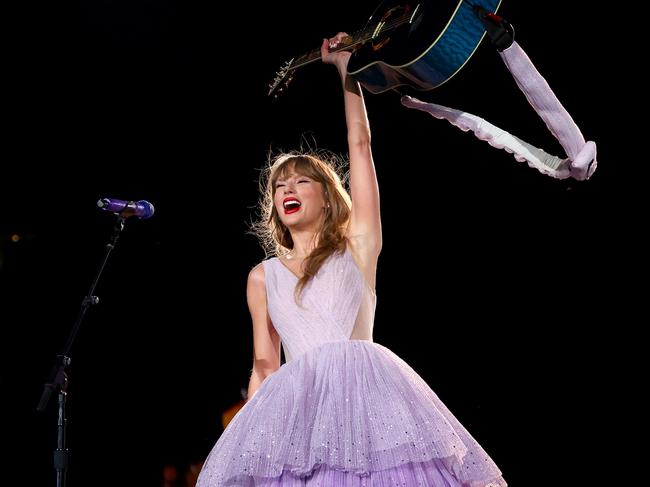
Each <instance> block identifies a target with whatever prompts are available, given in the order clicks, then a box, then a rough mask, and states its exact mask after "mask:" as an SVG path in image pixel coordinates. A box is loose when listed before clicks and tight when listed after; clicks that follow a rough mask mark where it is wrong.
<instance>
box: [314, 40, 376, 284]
mask: <svg viewBox="0 0 650 487" xmlns="http://www.w3.org/2000/svg"><path fill="white" fill-rule="evenodd" d="M346 38H347V34H345V33H342V32H340V33H338V34H337V35H336V36H335V37H333V38H332V39H329V40H327V39H324V40H323V44H322V45H321V56H322V58H323V62H325V63H328V64H333V65H334V66H336V68H337V70H338V72H339V75H340V77H341V82H342V85H343V99H344V104H345V121H346V124H347V130H348V149H349V153H350V193H351V197H352V217H351V221H350V230H349V236H350V237H351V240H352V241H353V242H357V245H358V249H357V251H358V252H357V256H358V258H360V259H361V260H362V264H363V265H364V266H370V267H372V271H374V267H375V266H376V261H377V256H378V255H379V252H380V250H381V218H380V211H379V187H378V186H377V175H376V173H375V165H374V162H373V160H372V151H371V147H370V124H369V122H368V114H367V113H366V107H365V104H364V101H363V94H362V92H361V87H360V86H359V83H358V82H357V81H356V80H354V79H353V78H351V77H350V76H349V75H348V70H347V66H348V61H349V59H350V53H349V52H347V51H339V52H335V53H330V52H329V50H330V49H335V48H336V47H339V45H341V43H343V44H344V43H345V40H346ZM371 273H373V274H374V272H371ZM372 280H373V281H374V278H373V279H372Z"/></svg>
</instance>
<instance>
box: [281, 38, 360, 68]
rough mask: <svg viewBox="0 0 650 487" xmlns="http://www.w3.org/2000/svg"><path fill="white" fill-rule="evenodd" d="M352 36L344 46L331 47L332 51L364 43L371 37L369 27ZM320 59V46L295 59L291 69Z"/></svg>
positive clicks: (347, 48)
mask: <svg viewBox="0 0 650 487" xmlns="http://www.w3.org/2000/svg"><path fill="white" fill-rule="evenodd" d="M350 37H351V40H350V41H348V42H347V43H346V44H345V45H344V46H340V47H337V48H336V49H330V52H339V51H349V50H351V49H354V48H355V47H357V46H360V45H361V44H363V43H364V42H366V41H367V40H369V39H370V38H371V36H370V35H368V32H367V29H364V30H362V31H359V32H355V33H353V34H352V35H351V36H350ZM320 60H321V55H320V48H318V49H313V50H311V51H309V52H308V53H307V54H303V55H302V56H300V57H298V58H296V59H294V61H293V62H292V63H291V67H290V68H289V69H291V70H294V69H298V68H302V67H303V66H307V65H308V64H311V63H313V62H316V61H320Z"/></svg>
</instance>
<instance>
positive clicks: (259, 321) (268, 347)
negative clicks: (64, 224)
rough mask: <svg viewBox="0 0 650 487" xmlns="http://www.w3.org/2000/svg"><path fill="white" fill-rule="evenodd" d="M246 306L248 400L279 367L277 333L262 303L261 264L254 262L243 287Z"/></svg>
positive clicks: (262, 268)
mask: <svg viewBox="0 0 650 487" xmlns="http://www.w3.org/2000/svg"><path fill="white" fill-rule="evenodd" d="M246 298H247V301H248V309H249V311H250V314H251V319H252V321H253V372H252V374H251V378H250V382H249V384H248V400H249V401H250V399H251V398H252V397H253V395H254V394H255V392H257V389H258V388H259V387H260V385H261V384H262V382H264V379H266V378H267V377H268V376H269V375H271V374H272V373H273V372H275V371H276V370H278V369H279V368H280V336H279V335H278V332H277V331H276V330H275V327H274V326H273V323H271V318H270V317H269V313H268V310H267V307H266V284H265V282H264V266H263V265H262V264H258V265H257V266H255V267H254V268H253V270H251V271H250V273H249V274H248V284H247V287H246Z"/></svg>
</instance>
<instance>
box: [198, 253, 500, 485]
mask: <svg viewBox="0 0 650 487" xmlns="http://www.w3.org/2000/svg"><path fill="white" fill-rule="evenodd" d="M263 265H264V272H265V275H266V291H267V299H268V309H269V314H270V316H271V319H272V321H273V325H274V326H275V328H276V330H277V331H278V333H279V335H280V337H281V339H282V345H283V347H284V352H285V357H286V360H287V362H286V363H284V364H283V365H282V366H281V367H280V369H278V370H277V371H276V372H275V373H273V374H272V375H270V376H269V377H267V378H266V379H265V380H264V382H263V383H262V384H261V386H260V387H259V389H258V390H257V392H256V393H255V394H254V395H253V397H252V398H251V399H250V400H249V401H248V402H247V403H246V405H245V406H244V407H243V408H242V409H240V410H239V411H238V412H237V414H236V415H235V416H234V418H233V419H232V420H231V422H230V423H229V424H228V427H227V428H226V429H225V430H224V432H223V433H222V435H221V437H220V438H219V440H218V441H217V444H216V445H215V447H214V448H213V449H212V452H211V453H210V455H209V456H208V458H207V459H206V461H205V464H204V466H203V469H202V471H201V474H200V476H199V479H198V483H197V487H216V486H234V485H237V486H251V487H252V486H264V487H276V486H291V487H294V486H296V487H297V486H346V487H352V486H354V487H361V486H364V487H365V486H396V485H400V486H432V487H443V486H444V487H461V486H462V487H485V486H494V487H497V486H498V487H504V486H505V485H506V483H505V481H504V480H503V478H502V477H501V472H500V471H499V469H498V468H497V466H496V465H495V464H494V462H493V461H492V460H491V459H490V458H489V457H488V456H487V454H486V453H485V452H484V451H483V449H482V448H481V447H480V446H479V444H478V443H477V442H476V441H475V440H474V439H473V438H472V437H471V436H470V434H469V433H468V432H467V431H466V430H465V428H464V427H463V426H462V425H461V424H460V423H459V422H458V421H457V420H456V418H454V416H453V415H452V414H451V413H450V412H449V410H448V409H447V408H446V407H445V405H444V404H443V403H442V402H441V401H440V399H438V397H437V396H436V394H435V393H434V392H433V391H432V390H431V389H430V388H429V386H428V385H427V384H426V383H425V382H424V380H423V379H422V378H421V377H420V376H419V375H418V374H417V373H416V372H415V371H414V370H413V369H412V368H411V367H410V366H409V365H408V364H407V363H406V362H404V361H403V360H402V359H400V358H399V357H398V356H397V355H395V354H394V353H393V352H391V351H390V350H389V349H388V348H386V347H384V346H382V345H379V344H378V343H374V342H373V341H372V328H373V320H374V311H375V303H376V297H375V295H374V293H373V291H372V290H371V289H370V287H369V285H368V284H367V282H366V281H365V279H364V276H363V274H362V273H361V271H360V270H359V268H358V267H357V265H356V263H355V261H354V259H353V257H352V255H351V253H350V251H349V250H346V251H345V252H342V253H339V254H334V255H332V256H331V257H330V258H329V259H328V260H327V261H326V262H325V263H324V264H323V266H322V267H321V269H320V271H319V272H318V274H317V275H316V276H315V278H314V279H313V280H312V281H311V282H310V283H309V284H308V285H307V287H305V289H304V291H303V294H302V303H301V304H302V307H301V306H299V305H298V304H296V302H295V300H294V288H295V285H296V283H297V281H298V278H297V277H296V276H295V275H294V274H293V272H292V271H291V270H289V268H288V267H286V266H285V265H284V264H283V263H282V262H281V261H280V260H278V259H277V258H272V259H269V260H266V261H264V263H263Z"/></svg>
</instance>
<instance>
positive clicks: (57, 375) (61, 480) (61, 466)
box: [36, 215, 125, 487]
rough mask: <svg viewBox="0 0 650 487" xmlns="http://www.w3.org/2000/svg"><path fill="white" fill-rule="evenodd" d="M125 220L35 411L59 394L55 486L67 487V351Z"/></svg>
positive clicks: (117, 226) (121, 221) (120, 218)
mask: <svg viewBox="0 0 650 487" xmlns="http://www.w3.org/2000/svg"><path fill="white" fill-rule="evenodd" d="M124 222H125V218H124V217H123V216H120V215H117V223H116V224H115V227H114V228H113V234H112V236H111V238H110V241H109V243H108V244H106V253H105V254H104V259H103V260H102V262H101V265H100V266H99V270H98V271H97V274H96V275H95V279H93V282H92V284H91V285H90V290H89V291H88V294H87V295H86V296H85V297H84V298H83V300H82V301H81V309H80V310H79V314H78V315H77V319H76V321H75V322H74V326H73V327H72V331H71V333H70V336H69V337H68V341H67V342H66V344H65V347H64V349H63V352H61V354H59V355H57V356H56V362H55V363H54V367H53V368H52V372H51V373H50V378H49V380H48V381H47V383H45V386H44V387H43V393H42V394H41V399H40V401H39V403H38V406H37V407H36V410H37V411H39V412H43V411H45V408H46V407H47V403H48V402H49V400H50V396H51V395H52V393H53V392H54V391H56V392H57V393H58V403H59V412H58V416H57V423H56V432H57V435H56V449H55V450H54V469H55V470H56V486H57V487H65V483H66V474H67V470H68V461H69V451H68V449H67V447H66V439H67V437H66V426H67V418H66V415H65V403H66V399H67V396H68V375H67V373H66V367H67V366H68V365H70V356H69V355H70V349H71V348H72V343H73V342H74V339H75V337H76V336H77V332H78V331H79V327H80V326H81V322H82V321H83V319H84V316H85V315H86V311H88V308H90V307H91V306H93V305H96V304H98V303H99V298H98V297H97V296H94V295H93V293H94V292H95V288H96V287H97V283H98V282H99V278H100V277H101V275H102V271H103V270H104V267H105V266H106V263H107V262H108V258H109V257H110V255H111V252H112V251H113V249H114V248H115V245H116V244H117V240H118V238H119V237H120V234H121V232H122V230H124Z"/></svg>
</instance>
